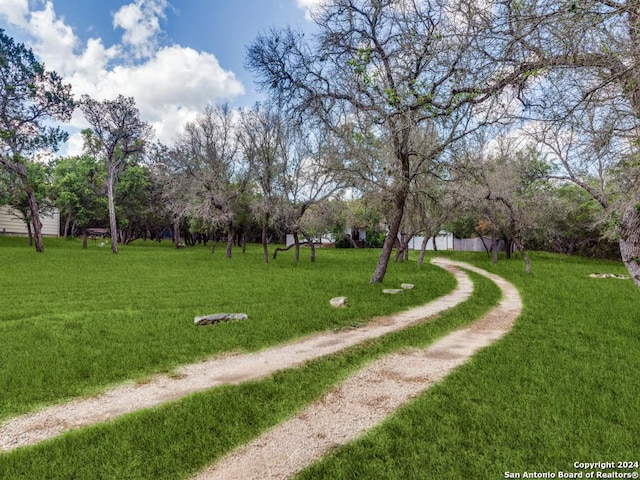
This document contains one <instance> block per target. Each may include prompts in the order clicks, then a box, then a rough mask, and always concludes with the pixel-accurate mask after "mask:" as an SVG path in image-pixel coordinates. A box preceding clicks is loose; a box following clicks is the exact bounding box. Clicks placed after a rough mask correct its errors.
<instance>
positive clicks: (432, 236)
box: [431, 232, 438, 252]
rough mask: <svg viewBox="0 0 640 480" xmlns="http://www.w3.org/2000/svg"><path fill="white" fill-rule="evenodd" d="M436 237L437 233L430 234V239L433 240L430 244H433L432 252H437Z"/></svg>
mask: <svg viewBox="0 0 640 480" xmlns="http://www.w3.org/2000/svg"><path fill="white" fill-rule="evenodd" d="M437 235H438V233H437V232H434V233H432V234H431V238H433V241H432V243H433V251H434V252H437V251H438V244H437V243H436V238H437Z"/></svg>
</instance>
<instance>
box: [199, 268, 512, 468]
mask: <svg viewBox="0 0 640 480" xmlns="http://www.w3.org/2000/svg"><path fill="white" fill-rule="evenodd" d="M434 263H436V264H437V265H440V266H443V267H445V268H451V267H462V268H465V269H468V270H471V271H474V272H477V273H479V274H481V275H484V276H485V277H487V278H489V279H491V280H492V281H494V282H495V283H496V284H497V285H498V286H499V287H500V289H501V290H502V293H503V298H502V300H501V302H500V303H499V304H498V306H496V307H495V308H493V309H492V310H491V311H490V312H489V313H488V314H487V315H485V316H484V317H483V318H481V319H480V320H478V321H477V322H475V323H473V324H472V325H470V326H469V327H467V328H463V329H460V330H457V331H454V332H452V333H450V334H449V335H447V336H445V337H444V338H442V339H441V340H439V341H437V342H436V343H434V344H433V345H431V346H430V347H428V348H425V349H422V350H418V349H412V350H408V351H404V352H398V353H395V354H392V355H389V356H387V357H384V358H382V359H381V360H379V361H376V362H374V363H372V364H370V365H369V366H367V367H365V368H363V369H362V370H360V371H359V372H358V373H356V374H355V375H353V376H352V377H350V378H349V379H347V380H346V381H345V382H343V383H342V384H340V385H339V386H338V387H337V388H335V389H334V390H332V391H331V392H329V393H328V394H327V395H325V396H324V397H323V398H322V399H320V400H319V401H317V402H316V403H314V404H312V405H311V406H309V407H308V408H306V409H304V410H303V411H302V412H300V413H299V414H298V415H296V416H295V417H294V418H292V419H291V420H288V421H286V422H284V423H282V424H280V425H278V426H277V427H275V428H274V429H272V430H271V431H269V432H267V433H266V434H264V435H262V436H261V437H259V438H257V439H255V440H254V441H252V442H250V443H249V444H247V445H245V446H244V447H241V448H240V449H238V450H236V451H234V452H232V453H231V454H229V455H227V456H226V457H224V458H223V459H222V460H220V461H219V462H217V463H216V464H214V465H213V466H212V467H210V468H209V469H207V470H205V471H203V472H201V473H200V474H199V475H198V476H197V477H195V478H196V480H214V479H224V480H233V479H243V480H246V479H283V478H289V477H291V476H293V475H295V474H296V473H297V472H299V471H300V470H302V469H303V468H304V467H306V466H307V465H309V464H311V463H312V462H314V461H315V460H317V459H319V458H320V457H321V456H322V455H324V454H325V453H327V452H328V451H329V450H331V449H333V448H334V447H336V446H338V445H343V444H346V443H347V442H349V441H351V440H353V439H355V438H356V437H357V436H359V435H361V434H362V433H364V432H365V431H367V430H369V429H371V428H372V427H373V426H375V425H376V424H378V423H379V422H381V421H382V420H383V419H384V418H385V417H386V416H388V415H389V414H390V413H392V412H393V411H394V410H396V409H397V408H398V407H399V406H400V405H402V404H403V403H405V402H407V401H408V400H409V399H411V398H412V397H414V396H415V395H417V394H419V393H420V392H422V391H424V390H426V389H427V388H429V387H430V386H431V385H433V384H434V383H435V382H437V381H438V380H440V379H441V378H443V377H444V376H446V375H447V374H448V373H449V372H451V371H452V370H453V369H455V368H456V367H458V366H459V365H461V364H462V363H464V362H465V361H467V360H468V359H469V358H470V357H471V356H472V355H473V354H474V353H476V352H477V351H478V350H479V349H481V348H483V347H486V346H488V345H490V344H491V343H493V342H494V341H496V340H497V339H499V338H500V337H502V336H503V335H504V334H506V333H507V332H508V331H509V330H510V329H511V327H512V325H513V323H514V321H515V318H516V317H517V316H518V315H519V313H520V311H521V310H522V301H521V299H520V296H519V294H518V291H517V290H516V288H515V287H514V286H513V285H511V284H510V283H508V282H506V281H505V280H503V279H502V278H501V277H498V276H497V275H493V274H491V273H488V272H486V271H484V270H481V269H479V268H475V267H472V266H471V265H468V264H465V263H461V262H452V261H450V260H446V259H436V260H434Z"/></svg>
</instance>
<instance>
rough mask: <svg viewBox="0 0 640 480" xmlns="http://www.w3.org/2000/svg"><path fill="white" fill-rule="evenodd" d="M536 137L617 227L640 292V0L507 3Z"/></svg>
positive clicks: (507, 26) (507, 27)
mask: <svg viewBox="0 0 640 480" xmlns="http://www.w3.org/2000/svg"><path fill="white" fill-rule="evenodd" d="M499 7H500V11H499V15H500V16H501V18H503V19H504V22H503V31H504V32H506V33H507V34H508V35H509V36H510V38H511V51H512V55H513V57H514V58H515V59H517V60H518V61H519V62H520V67H519V69H520V70H526V71H529V72H531V75H530V76H529V77H528V78H527V79H526V81H524V82H523V84H522V85H521V87H522V88H521V94H520V98H521V100H522V104H523V106H524V107H525V108H524V115H525V116H526V117H528V118H531V119H534V120H537V122H535V123H531V124H530V125H529V126H528V128H529V130H530V131H531V130H534V131H535V138H536V139H538V140H539V141H541V142H543V143H544V144H545V145H546V147H547V149H548V151H550V152H551V154H552V157H553V158H554V159H555V161H556V162H557V165H558V166H559V167H560V168H559V173H558V175H557V176H559V177H561V178H564V179H568V180H570V181H572V182H574V183H575V184H576V185H578V186H580V187H581V188H583V189H584V190H585V191H587V192H589V194H590V195H592V196H593V198H595V199H596V200H597V201H598V202H599V203H600V204H601V205H602V208H603V212H605V215H606V216H607V217H608V218H609V220H610V221H611V222H612V223H613V224H614V225H615V227H616V231H617V234H618V236H619V244H620V253H621V255H622V260H623V262H624V264H625V266H626V267H627V269H628V270H629V273H630V274H631V276H632V278H633V280H634V282H635V283H636V285H638V286H640V260H638V259H640V208H638V207H639V205H640V184H639V183H638V179H639V178H640V177H639V174H640V169H639V167H638V164H637V162H636V161H635V160H634V159H635V158H637V154H638V138H639V129H640V2H639V1H638V0H584V1H581V2H557V1H553V0H525V1H518V2H516V1H506V2H500V4H499Z"/></svg>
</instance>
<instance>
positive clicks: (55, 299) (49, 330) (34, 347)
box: [0, 237, 455, 419]
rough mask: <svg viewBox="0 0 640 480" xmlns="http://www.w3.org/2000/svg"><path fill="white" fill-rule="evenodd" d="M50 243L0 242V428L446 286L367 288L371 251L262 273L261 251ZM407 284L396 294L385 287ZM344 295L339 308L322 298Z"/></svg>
mask: <svg viewBox="0 0 640 480" xmlns="http://www.w3.org/2000/svg"><path fill="white" fill-rule="evenodd" d="M80 247H81V245H80V243H79V242H78V241H66V240H53V239H50V240H49V241H48V242H47V244H46V252H45V254H44V255H37V254H36V253H35V252H33V251H32V249H30V248H28V247H27V246H26V245H25V240H24V239H19V238H6V237H5V238H2V237H0V265H2V267H3V268H2V270H3V272H2V276H1V277H0V291H1V292H2V297H1V300H0V345H2V348H1V349H0V419H2V418H4V417H7V416H9V415H15V414H18V413H24V412H26V411H30V410H32V409H34V408H35V407H38V406H40V405H45V404H51V403H55V402H59V401H61V400H64V399H68V398H70V397H73V396H78V395H86V394H91V393H94V392H96V391H99V390H101V389H104V388H105V387H106V386H108V385H111V384H114V383H118V382H121V381H123V380H126V379H132V378H134V379H139V378H143V377H145V376H148V375H150V374H153V373H157V372H168V371H171V370H172V369H173V368H175V367H176V366H177V365H179V364H184V363H188V362H194V361H197V360H199V359H202V358H204V357H209V356H212V355H215V354H219V353H222V352H226V351H231V350H233V351H250V350H256V349H260V348H264V347H267V346H269V345H275V344H278V343H282V342H284V341H287V340H291V339H293V338H295V337H299V336H301V335H305V334H309V333H312V332H315V331H321V330H327V329H339V328H349V327H351V326H354V325H358V324H360V323H362V322H363V321H366V319H368V318H370V317H372V316H375V315H382V314H387V313H390V312H394V311H399V310H402V309H406V308H408V307H410V306H415V305H419V304H422V303H426V302H428V301H429V300H431V299H433V298H435V297H438V296H440V295H442V294H444V293H446V292H448V291H450V290H451V289H452V288H453V286H454V284H455V281H454V280H453V279H452V278H451V276H450V275H449V274H448V273H446V272H445V271H443V270H442V269H440V268H437V267H433V266H431V265H425V268H423V269H416V268H415V264H410V263H405V264H393V265H391V267H390V269H389V273H388V275H387V277H386V279H385V282H384V285H370V284H369V283H368V279H369V277H370V275H371V274H372V273H373V270H374V268H375V264H376V261H377V256H378V254H379V252H378V251H374V250H363V251H359V252H352V251H347V250H321V251H320V252H319V253H318V259H317V261H316V263H315V264H311V263H310V262H309V261H308V257H305V253H307V251H303V255H302V259H301V262H300V264H299V265H298V266H296V265H295V264H294V263H293V252H287V253H288V254H289V255H287V254H282V253H281V254H280V256H279V258H278V259H277V260H276V261H272V262H270V263H269V264H268V265H265V264H264V263H263V262H262V251H261V249H260V248H259V247H258V246H252V247H250V248H249V249H248V251H247V253H246V254H244V255H243V254H242V253H240V252H238V253H236V254H235V255H234V257H233V258H232V259H230V260H229V259H226V258H224V256H223V255H222V253H223V252H220V251H219V252H217V254H216V255H214V256H212V255H211V254H210V253H209V251H208V250H207V249H206V248H204V247H200V248H198V247H194V248H187V249H184V250H176V249H175V248H173V246H172V245H171V243H170V242H165V243H162V244H157V243H154V242H139V243H137V244H134V245H132V246H128V247H123V248H122V250H121V252H120V254H118V255H113V254H112V253H111V252H110V250H109V248H108V246H105V247H99V243H98V242H90V245H89V249H88V250H86V251H83V250H82V249H81V248H80ZM402 282H409V283H414V284H416V288H415V289H414V290H411V291H408V292H406V293H405V294H403V295H395V296H389V295H383V294H382V293H381V290H382V289H383V288H384V287H391V286H393V287H398V286H399V285H400V283H402ZM338 295H346V296H347V297H348V302H349V307H348V308H346V309H333V308H331V307H330V306H329V300H330V299H331V298H332V297H334V296H338ZM216 312H244V313H247V314H248V315H249V320H247V321H246V322H232V323H225V324H218V325H215V326H208V327H195V326H194V325H193V317H194V316H196V315H202V314H208V313H216Z"/></svg>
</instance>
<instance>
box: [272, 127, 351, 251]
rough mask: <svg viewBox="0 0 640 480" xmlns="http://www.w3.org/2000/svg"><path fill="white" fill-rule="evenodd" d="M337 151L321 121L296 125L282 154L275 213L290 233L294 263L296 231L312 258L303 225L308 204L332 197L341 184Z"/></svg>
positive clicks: (339, 189)
mask: <svg viewBox="0 0 640 480" xmlns="http://www.w3.org/2000/svg"><path fill="white" fill-rule="evenodd" d="M340 152H341V149H340V147H339V145H338V142H337V139H336V137H335V135H333V134H332V132H331V131H329V130H327V129H326V128H325V127H324V126H323V125H318V124H316V125H306V126H303V125H298V130H296V131H295V132H292V137H291V142H290V143H289V145H288V148H287V149H286V152H285V157H284V174H283V188H284V195H283V201H282V202H281V203H280V207H279V217H280V221H281V222H282V223H283V224H284V226H285V229H286V230H287V231H289V232H291V233H292V234H293V241H294V245H295V261H296V263H298V262H299V260H300V245H299V236H300V235H302V236H303V237H304V238H305V240H306V242H307V243H308V244H309V246H310V248H311V261H312V262H314V261H315V247H314V244H313V238H312V237H311V235H310V234H309V232H307V231H306V230H305V228H304V222H303V218H304V216H305V214H306V213H307V211H308V210H309V208H310V207H311V206H312V205H317V204H320V203H323V202H325V201H327V200H330V199H334V198H335V197H336V196H337V195H338V193H339V192H340V191H341V190H342V189H343V188H344V176H343V175H342V172H341V171H340V170H339V169H338V168H336V163H337V162H339V161H340V158H339V155H340Z"/></svg>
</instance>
